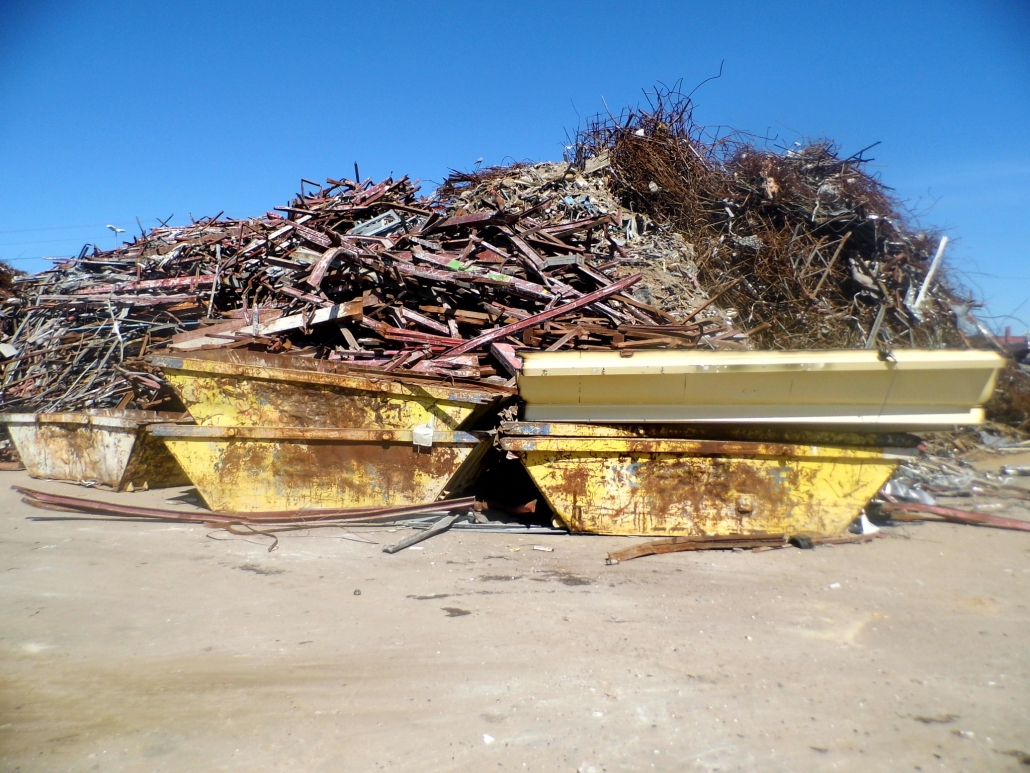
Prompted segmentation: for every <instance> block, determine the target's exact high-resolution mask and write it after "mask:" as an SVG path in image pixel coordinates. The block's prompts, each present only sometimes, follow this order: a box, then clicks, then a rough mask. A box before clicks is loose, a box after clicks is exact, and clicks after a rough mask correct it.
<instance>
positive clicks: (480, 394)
mask: <svg viewBox="0 0 1030 773" xmlns="http://www.w3.org/2000/svg"><path fill="white" fill-rule="evenodd" d="M149 361H150V362H151V364H153V365H156V366H158V367H160V368H161V369H162V371H163V372H164V376H165V378H166V379H167V380H168V382H169V383H170V384H171V385H172V387H173V388H174V389H175V391H176V392H177V393H178V395H179V396H180V397H181V398H182V401H183V403H184V404H185V405H186V408H187V409H188V410H189V412H190V414H191V415H192V416H193V418H194V419H196V421H197V424H199V425H201V426H215V427H352V428H369V429H374V428H381V429H408V430H410V429H412V428H414V427H416V426H419V425H423V424H428V425H431V426H433V427H434V428H437V429H440V430H458V429H466V428H469V427H471V426H472V425H473V424H474V423H475V421H476V420H477V419H478V418H479V417H480V416H482V415H483V414H484V413H485V412H486V411H487V410H489V409H490V408H491V407H493V406H495V405H496V404H497V403H498V402H499V401H501V400H502V399H504V398H506V397H510V396H512V395H514V394H515V390H514V389H512V388H508V387H503V386H494V385H490V384H479V383H467V382H461V381H457V380H456V381H453V382H448V381H444V380H443V379H440V378H438V377H435V376H427V375H422V374H418V373H410V372H407V371H406V372H404V373H403V374H399V373H391V372H386V371H383V370H381V369H379V370H376V369H372V368H360V367H355V366H353V365H346V364H343V363H339V362H332V361H329V360H314V359H308V358H301V357H287V356H282V355H275V354H263V353H257V352H244V351H237V350H228V351H207V352H198V353H196V354H193V355H191V356H189V357H181V356H171V355H153V356H151V357H150V358H149Z"/></svg>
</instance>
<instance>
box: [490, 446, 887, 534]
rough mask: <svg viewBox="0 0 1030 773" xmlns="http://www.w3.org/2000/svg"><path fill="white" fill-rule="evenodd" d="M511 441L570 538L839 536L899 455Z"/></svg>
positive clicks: (871, 451)
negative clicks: (590, 535) (576, 534)
mask: <svg viewBox="0 0 1030 773" xmlns="http://www.w3.org/2000/svg"><path fill="white" fill-rule="evenodd" d="M560 427H561V425H552V434H550V435H549V436H547V437H540V436H536V437H506V438H505V439H503V440H502V446H503V447H504V448H506V449H508V450H509V451H512V452H514V453H516V454H517V455H518V456H519V457H520V458H521V459H522V461H523V463H524V464H525V466H526V469H527V470H528V471H529V473H530V475H531V476H532V478H533V480H534V481H535V482H536V484H537V486H538V487H539V488H540V491H541V493H542V494H543V495H544V497H545V498H546V499H547V502H548V504H549V505H550V506H551V508H552V509H553V510H554V511H555V513H556V514H557V515H558V517H559V518H561V520H562V521H564V523H565V524H566V525H567V526H568V528H569V530H570V531H572V532H582V533H594V534H625V535H669V536H702V535H730V534H788V535H795V534H804V535H810V536H832V535H837V534H841V533H843V532H844V531H845V530H846V529H847V527H848V524H850V523H851V521H852V520H854V519H855V518H856V517H857V516H858V514H859V512H860V511H861V509H862V507H863V506H864V505H865V504H866V503H867V502H868V501H869V499H871V498H872V497H873V496H874V495H875V494H876V492H877V491H878V490H879V489H880V487H881V486H882V485H883V484H884V483H886V481H887V480H888V479H889V478H890V475H891V474H892V473H893V471H894V469H895V468H896V467H897V464H898V462H899V458H897V457H892V456H891V455H889V454H884V453H883V452H882V451H881V450H879V449H870V448H843V447H819V446H803V445H790V444H783V443H748V442H741V441H735V442H723V441H709V440H687V439H672V438H625V437H622V438H619V437H582V436H580V437H561V436H560V435H558V434H556V433H560V432H561V430H560Z"/></svg>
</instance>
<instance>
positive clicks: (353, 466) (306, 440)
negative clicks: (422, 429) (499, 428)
mask: <svg viewBox="0 0 1030 773" xmlns="http://www.w3.org/2000/svg"><path fill="white" fill-rule="evenodd" d="M151 434H152V435H154V436H155V437H158V438H160V439H162V440H163V441H164V442H165V445H167V447H168V450H169V451H171V453H172V455H173V456H174V457H175V458H176V460H177V461H178V462H179V464H181V465H182V467H183V469H184V470H186V474H187V475H189V477H190V480H192V481H193V485H195V486H196V487H197V490H198V491H199V492H200V494H201V496H202V497H204V501H205V502H207V505H208V507H210V508H211V509H212V510H222V511H225V512H234V513H252V512H265V511H272V510H309V509H321V508H347V507H377V506H396V505H407V504H412V503H421V502H434V501H436V500H437V499H440V498H442V497H447V496H450V495H452V494H453V493H455V492H456V491H458V490H460V489H461V488H462V487H463V486H465V485H466V484H467V483H468V482H469V481H470V480H471V479H472V478H474V476H475V475H476V474H477V472H478V469H479V465H480V463H481V461H482V459H483V456H484V454H485V453H486V451H487V450H488V449H489V447H490V443H489V441H488V440H487V439H486V438H485V437H483V436H481V435H479V434H473V433H469V432H431V433H428V434H427V435H425V436H423V437H420V436H419V435H418V433H417V431H412V430H372V429H338V428H318V427H184V426H171V425H162V426H156V427H153V428H152V429H151Z"/></svg>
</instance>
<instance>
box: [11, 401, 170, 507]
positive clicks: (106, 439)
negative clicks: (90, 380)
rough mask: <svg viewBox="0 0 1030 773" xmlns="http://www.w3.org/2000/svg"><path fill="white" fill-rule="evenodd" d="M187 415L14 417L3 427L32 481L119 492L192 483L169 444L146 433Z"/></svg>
mask: <svg viewBox="0 0 1030 773" xmlns="http://www.w3.org/2000/svg"><path fill="white" fill-rule="evenodd" d="M184 418H186V416H185V414H162V413H155V412H153V411H131V410H114V409H111V410H96V411H85V412H79V413H9V414H5V415H0V422H3V423H4V424H6V425H7V430H8V432H9V433H10V435H11V440H12V441H14V445H15V448H17V449H18V455H19V456H20V457H21V460H22V463H23V464H24V465H25V469H26V470H28V473H29V475H31V476H32V477H33V478H44V479H52V480H67V481H74V482H76V483H102V484H103V485H105V486H110V487H111V488H113V489H116V490H118V491H124V490H125V489H128V488H130V487H131V488H165V487H168V486H183V485H186V484H187V483H189V479H188V478H187V477H186V473H184V472H183V470H182V468H181V467H180V466H179V463H178V462H176V461H175V459H174V457H173V456H172V455H171V454H170V453H169V452H168V449H166V448H165V446H164V444H163V443H162V442H161V441H159V440H157V439H156V438H154V437H152V436H151V435H149V434H147V433H146V432H145V429H146V428H147V427H148V426H152V425H154V424H155V423H163V422H170V421H182V420H183V419H184Z"/></svg>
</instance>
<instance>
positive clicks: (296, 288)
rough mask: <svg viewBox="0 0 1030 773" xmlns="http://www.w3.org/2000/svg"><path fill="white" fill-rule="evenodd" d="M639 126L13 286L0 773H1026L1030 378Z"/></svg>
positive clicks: (769, 156)
mask: <svg viewBox="0 0 1030 773" xmlns="http://www.w3.org/2000/svg"><path fill="white" fill-rule="evenodd" d="M646 96H647V107H638V108H627V109H626V110H624V111H623V112H622V113H621V114H619V115H617V116H616V115H612V114H611V113H610V112H609V113H606V114H603V115H600V116H598V117H595V118H593V119H590V120H588V121H586V122H585V123H581V126H580V128H579V129H578V130H577V131H576V133H575V135H574V136H572V137H570V138H569V139H570V144H567V145H565V155H564V159H563V160H562V161H560V162H543V163H529V162H513V163H506V164H504V165H501V166H481V165H480V164H477V165H476V167H475V168H474V169H473V170H471V171H464V172H463V171H454V170H452V171H451V172H450V174H449V175H448V176H447V178H446V179H445V180H444V181H443V182H442V183H441V184H439V185H438V186H437V187H436V189H435V191H433V192H432V193H431V194H430V195H428V196H427V195H423V194H422V193H421V192H420V191H421V188H420V185H419V183H418V181H413V180H411V179H410V178H409V177H407V176H398V177H394V176H393V173H392V172H391V173H390V175H389V176H387V177H385V178H383V179H380V180H379V181H378V182H376V181H375V180H373V179H372V178H371V177H365V176H362V174H361V171H360V168H359V166H358V164H357V163H355V164H354V171H353V178H349V177H343V176H339V177H330V178H327V179H326V180H325V182H312V181H310V180H307V179H301V180H300V186H299V191H298V192H297V193H296V194H295V195H293V196H292V198H289V199H287V200H286V201H287V203H286V204H283V205H281V206H276V207H274V208H273V209H271V210H268V211H265V212H264V213H263V214H261V213H259V214H256V215H254V216H251V217H224V214H225V213H224V212H219V213H218V214H215V215H213V216H205V217H200V218H194V217H193V216H192V215H191V216H190V222H189V223H188V224H186V223H183V224H181V225H169V221H170V220H171V218H167V219H165V220H161V221H160V225H159V226H157V227H155V228H150V229H147V228H145V227H144V226H143V224H142V222H141V221H138V223H139V229H140V230H139V233H138V234H137V235H134V236H132V237H127V238H125V239H122V238H121V237H119V236H118V234H121V233H124V229H119V228H118V227H117V226H116V225H115V224H113V223H112V224H110V225H107V226H106V228H108V229H110V230H111V231H112V232H113V233H114V234H115V237H116V239H118V241H120V244H118V245H117V246H115V247H113V248H112V249H101V248H99V247H98V246H96V245H95V244H94V245H86V246H84V247H82V249H81V250H80V251H79V252H78V254H77V255H74V256H71V257H65V258H61V259H54V264H53V265H52V266H51V267H50V268H48V269H47V270H45V271H41V272H39V273H36V274H31V275H30V274H24V273H21V272H17V271H14V270H13V269H10V268H9V267H7V266H5V265H4V264H0V572H2V576H3V580H4V581H3V583H0V619H2V620H3V621H4V624H3V626H2V627H0V679H2V680H3V683H2V687H0V766H2V767H3V769H4V770H10V771H18V772H19V773H29V771H37V770H46V771H92V770H97V771H105V772H106V771H124V772H126V773H136V772H137V771H138V772H139V773H149V772H150V771H182V770H190V771H192V770H205V771H206V770H219V771H247V773H250V772H251V771H263V770H281V771H304V772H305V773H309V772H313V771H326V773H329V772H330V771H333V772H335V771H344V770H346V771H350V770H355V771H357V770H360V771H368V770H385V771H412V772H414V771H466V770H469V771H493V770H498V771H501V770H506V771H531V770H537V771H551V770H562V771H577V773H604V772H615V771H641V770H657V771H754V770H761V771H783V773H788V772H793V771H856V773H857V772H858V771H861V772H862V773H867V771H891V772H892V773H893V771H899V770H916V771H982V770H1000V771H1017V770H1025V769H1026V767H1027V766H1028V765H1030V733H1028V728H1030V724H1028V719H1030V612H1028V608H1027V607H1028V604H1030V568H1028V567H1030V562H1028V560H1027V559H1028V556H1030V534H1028V533H1027V532H1030V361H1028V359H1027V355H1028V348H1027V339H1026V337H1024V336H1019V335H1012V334H1011V329H1009V328H1006V331H1005V334H1004V335H1003V336H1002V335H998V334H997V322H998V318H988V317H987V316H986V313H985V312H981V306H982V304H979V303H977V302H976V301H975V295H974V294H973V293H972V292H971V291H970V290H968V288H966V287H965V286H964V285H963V283H962V281H961V279H960V277H959V276H958V274H957V273H956V272H955V271H953V270H952V267H951V266H950V265H949V264H948V262H946V259H945V256H946V254H948V249H949V237H948V236H945V235H944V234H943V232H941V231H936V230H933V229H931V228H927V227H924V226H922V225H920V224H919V223H918V222H917V220H916V217H915V215H913V214H912V213H911V212H910V211H909V210H908V209H907V208H906V205H904V204H903V203H902V202H900V201H898V200H897V199H895V198H894V196H893V193H892V191H891V189H890V188H889V187H887V186H886V184H884V182H883V181H882V180H881V178H880V174H879V172H878V171H873V167H871V166H870V163H871V161H872V160H873V159H872V158H870V157H869V156H868V155H867V152H868V151H869V150H870V148H871V147H872V146H869V147H867V148H865V149H864V150H862V151H859V152H857V153H852V154H850V155H848V154H844V153H843V152H842V151H841V150H840V148H839V147H838V146H837V145H835V144H834V143H832V142H830V141H828V140H806V141H805V142H803V143H802V142H795V143H794V144H793V145H791V146H779V145H773V144H772V141H771V139H770V138H764V139H763V138H759V137H756V136H752V135H748V134H745V133H742V132H735V131H729V130H724V129H723V128H721V127H716V128H707V127H704V126H701V125H700V124H698V123H697V122H696V121H695V120H694V103H693V102H692V100H691V97H690V96H689V95H684V94H682V93H680V92H679V91H678V90H677V89H676V88H666V87H659V88H656V89H655V91H653V92H649V93H648V94H647V95H646ZM349 171H350V170H349V169H348V170H347V172H348V174H349ZM985 319H990V321H991V325H994V326H995V327H994V329H992V327H991V325H989V324H987V323H986V322H985V321H984V320H985Z"/></svg>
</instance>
